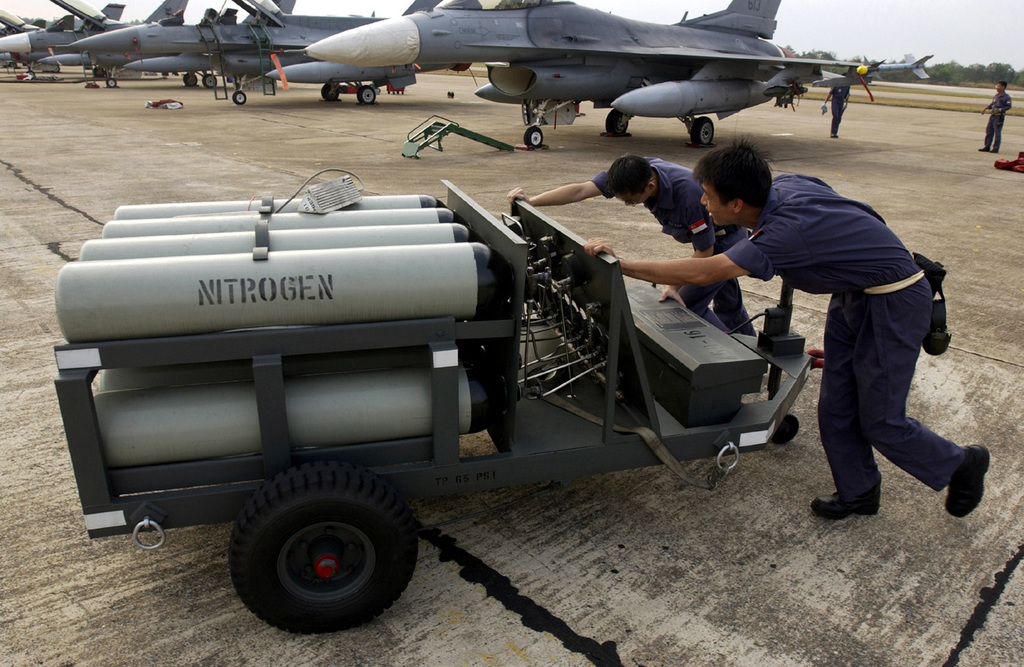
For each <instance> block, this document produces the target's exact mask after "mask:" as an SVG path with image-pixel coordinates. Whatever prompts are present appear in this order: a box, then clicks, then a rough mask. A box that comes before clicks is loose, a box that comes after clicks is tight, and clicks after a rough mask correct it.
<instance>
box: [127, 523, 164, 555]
mask: <svg viewBox="0 0 1024 667" xmlns="http://www.w3.org/2000/svg"><path fill="white" fill-rule="evenodd" d="M150 529H153V530H155V531H156V533H157V537H158V539H157V541H156V543H154V544H145V543H143V542H142V540H140V539H139V531H142V530H150ZM166 541H167V534H166V533H165V532H164V529H163V528H161V527H160V524H159V523H157V522H156V521H153V520H152V519H150V518H149V517H148V516H147V517H146V518H145V519H143V520H142V521H140V522H138V523H137V524H135V530H133V531H132V542H134V543H135V546H137V547H138V548H140V549H146V550H149V549H159V548H160V547H162V546H163V545H164V542H166Z"/></svg>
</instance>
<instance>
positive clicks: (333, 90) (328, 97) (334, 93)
mask: <svg viewBox="0 0 1024 667" xmlns="http://www.w3.org/2000/svg"><path fill="white" fill-rule="evenodd" d="M320 97H321V98H322V99H323V100H325V101H327V102H337V101H338V97H339V93H338V87H337V86H335V85H334V84H333V83H325V84H324V85H323V86H322V87H321V88H320Z"/></svg>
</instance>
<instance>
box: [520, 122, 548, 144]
mask: <svg viewBox="0 0 1024 667" xmlns="http://www.w3.org/2000/svg"><path fill="white" fill-rule="evenodd" d="M523 143H524V144H526V145H527V146H529V147H530V148H540V147H541V144H543V143H544V133H543V132H541V130H540V128H539V127H537V126H536V125H531V126H530V127H528V128H526V132H525V133H524V134H523Z"/></svg>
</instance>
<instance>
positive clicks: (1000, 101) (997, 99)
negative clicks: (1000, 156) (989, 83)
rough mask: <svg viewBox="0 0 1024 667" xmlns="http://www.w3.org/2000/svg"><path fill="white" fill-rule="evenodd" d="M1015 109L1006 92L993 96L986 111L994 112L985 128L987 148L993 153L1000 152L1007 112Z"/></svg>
mask: <svg viewBox="0 0 1024 667" xmlns="http://www.w3.org/2000/svg"><path fill="white" fill-rule="evenodd" d="M1012 107H1013V101H1012V100H1011V99H1010V96H1009V95H1007V94H1006V91H1003V92H1001V93H996V94H995V95H993V96H992V102H991V104H989V105H988V106H987V107H985V108H986V109H991V110H992V115H991V116H989V118H988V125H986V126H985V148H991V149H992V152H993V153H998V152H999V143H1000V141H1001V140H1002V136H1003V121H1004V120H1006V112H1007V111H1009V110H1010V109H1011V108H1012Z"/></svg>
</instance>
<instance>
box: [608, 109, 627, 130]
mask: <svg viewBox="0 0 1024 667" xmlns="http://www.w3.org/2000/svg"><path fill="white" fill-rule="evenodd" d="M629 119H630V116H627V115H626V114H624V113H622V112H621V111H619V110H618V109H612V110H611V111H609V112H608V116H607V118H605V119H604V130H605V132H607V133H608V134H625V133H626V130H628V129H629Z"/></svg>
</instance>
